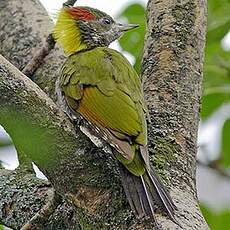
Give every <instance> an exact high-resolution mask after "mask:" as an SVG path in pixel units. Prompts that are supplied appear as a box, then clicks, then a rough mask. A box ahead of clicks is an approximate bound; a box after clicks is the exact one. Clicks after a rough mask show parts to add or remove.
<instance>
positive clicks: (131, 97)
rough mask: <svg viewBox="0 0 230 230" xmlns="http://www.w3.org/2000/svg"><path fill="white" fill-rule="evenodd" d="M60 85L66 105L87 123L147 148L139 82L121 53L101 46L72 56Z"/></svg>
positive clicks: (63, 69) (65, 65)
mask: <svg viewBox="0 0 230 230" xmlns="http://www.w3.org/2000/svg"><path fill="white" fill-rule="evenodd" d="M61 86H62V90H63V91H64V94H65V97H66V100H67V101H68V104H69V105H70V106H71V107H72V109H74V110H77V112H79V113H80V114H81V115H82V116H83V117H85V118H86V119H87V120H89V121H91V122H93V123H95V124H100V126H102V127H105V128H107V129H108V130H109V131H110V132H111V133H113V135H115V136H116V137H117V138H119V139H121V140H122V139H130V140H133V141H134V142H135V143H137V144H140V145H146V142H147V141H146V121H145V112H146V107H145V103H144V99H143V93H142V90H141V83H140V79H139V77H138V75H137V74H136V72H135V71H134V69H133V68H132V66H131V65H130V64H129V62H128V61H127V60H126V58H124V57H123V56H122V55H121V54H120V53H118V52H117V51H115V50H112V49H109V48H102V47H100V48H96V49H93V50H91V51H87V52H84V53H83V52H82V53H78V54H75V55H72V56H71V57H70V58H69V59H68V60H67V61H66V63H65V64H64V66H63V68H62V76H61ZM77 101H78V107H77V106H76V104H77ZM134 152H135V151H134Z"/></svg>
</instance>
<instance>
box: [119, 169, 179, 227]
mask: <svg viewBox="0 0 230 230" xmlns="http://www.w3.org/2000/svg"><path fill="white" fill-rule="evenodd" d="M120 173H121V180H122V184H123V187H124V191H125V194H126V197H127V199H128V202H129V204H130V206H131V208H132V210H133V211H134V212H135V214H136V215H137V216H138V217H140V218H141V217H144V216H151V217H152V218H153V219H154V221H155V223H156V225H157V222H156V220H155V217H154V210H155V208H154V202H156V203H157V204H158V205H160V206H161V207H162V208H163V209H164V210H165V212H166V213H167V214H168V216H169V217H170V219H171V220H172V221H173V222H175V223H176V224H178V222H177V221H176V219H175V217H174V211H175V210H176V207H175V205H174V204H173V202H172V200H171V198H170V195H169V194H168V192H167V191H166V190H165V189H164V186H163V184H162V183H161V182H160V180H159V179H158V177H157V175H156V174H155V173H154V171H153V170H152V169H151V170H150V171H147V170H146V173H145V174H144V175H142V176H140V177H137V176H135V175H133V174H132V173H130V172H129V171H128V170H127V169H126V168H125V167H124V166H123V165H121V166H120Z"/></svg>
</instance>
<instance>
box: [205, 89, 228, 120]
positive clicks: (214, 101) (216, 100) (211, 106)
mask: <svg viewBox="0 0 230 230" xmlns="http://www.w3.org/2000/svg"><path fill="white" fill-rule="evenodd" d="M213 91H214V89H213ZM229 98H230V92H229V93H210V94H207V95H205V96H203V98H202V109H201V117H202V118H206V117H208V116H210V114H212V113H213V112H214V111H215V110H216V109H217V108H218V107H220V106H221V105H223V104H224V103H227V102H229Z"/></svg>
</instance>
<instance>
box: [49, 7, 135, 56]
mask: <svg viewBox="0 0 230 230" xmlns="http://www.w3.org/2000/svg"><path fill="white" fill-rule="evenodd" d="M137 26H138V25H134V24H127V25H124V24H120V23H116V22H115V21H114V20H113V18H112V17H110V16H109V15H107V14H106V13H104V12H102V11H100V10H97V9H94V8H90V7H64V8H63V9H62V10H61V11H60V13H59V14H58V19H57V23H56V25H55V27H54V29H53V36H54V39H55V40H56V41H57V42H58V43H59V44H60V45H61V46H62V47H63V49H64V51H65V53H66V54H67V55H71V54H73V53H75V52H78V51H80V50H82V49H90V48H94V47H100V46H109V44H110V43H111V42H113V41H114V40H116V39H118V38H119V37H120V36H121V35H122V34H123V33H124V32H125V31H128V30H130V29H133V28H135V27H137Z"/></svg>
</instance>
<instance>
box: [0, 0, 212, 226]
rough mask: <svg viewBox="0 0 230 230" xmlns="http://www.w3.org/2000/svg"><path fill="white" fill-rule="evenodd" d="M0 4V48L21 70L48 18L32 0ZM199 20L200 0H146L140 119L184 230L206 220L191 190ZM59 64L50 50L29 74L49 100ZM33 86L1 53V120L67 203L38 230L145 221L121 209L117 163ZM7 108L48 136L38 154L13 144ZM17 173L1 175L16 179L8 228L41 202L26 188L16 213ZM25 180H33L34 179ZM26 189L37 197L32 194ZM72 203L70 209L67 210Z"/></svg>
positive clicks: (199, 64) (123, 204)
mask: <svg viewBox="0 0 230 230" xmlns="http://www.w3.org/2000/svg"><path fill="white" fill-rule="evenodd" d="M0 5H1V8H0V15H1V21H0V42H1V45H0V53H1V54H2V55H3V56H4V57H6V58H7V59H8V60H9V61H11V62H12V63H13V64H14V65H15V66H16V67H18V68H19V69H21V70H22V69H23V67H24V66H25V65H26V63H27V62H28V61H29V60H30V59H31V57H32V55H33V53H34V51H35V50H36V48H35V47H38V46H41V44H42V41H44V39H45V38H46V36H47V35H48V33H49V32H50V29H49V28H50V27H51V25H52V23H51V22H50V23H48V22H49V18H48V16H47V14H46V12H45V10H44V9H43V8H42V7H41V6H40V4H39V2H38V1H37V0H9V1H3V0H0ZM205 19H206V2H204V1H203V0H195V1H191V0H190V1H186V2H181V1H176V0H172V1H166V0H162V1H155V0H152V1H151V0H150V1H149V4H148V31H147V34H146V44H145V54H144V59H143V77H144V79H145V84H144V90H145V92H146V99H147V102H148V105H149V109H150V115H151V119H152V122H151V125H150V127H149V143H150V144H149V147H150V152H151V154H152V158H151V160H152V162H153V164H154V165H155V166H156V168H157V169H158V171H159V173H160V174H161V176H162V177H163V178H164V179H165V182H166V184H168V186H169V187H170V188H171V190H170V191H171V192H170V193H171V194H172V197H173V199H174V200H175V203H176V205H177V206H178V209H179V210H178V213H177V219H178V221H179V222H180V223H181V225H182V226H183V228H184V229H207V228H208V227H207V225H206V223H205V221H204V219H203V217H202V215H201V213H200V210H199V207H198V202H197V196H196V189H195V154H196V135H197V126H198V120H199V100H200V94H201V82H202V62H203V56H202V55H203V47H204V37H205ZM62 62H63V55H62V52H61V51H60V50H59V49H58V48H56V49H55V50H53V51H52V52H51V53H50V55H49V56H48V57H47V58H46V59H45V60H44V63H43V64H42V65H41V67H40V68H39V69H38V70H37V71H36V73H35V74H34V76H33V79H34V81H35V82H36V83H37V84H38V85H39V87H40V88H41V89H42V90H43V91H44V92H46V93H47V94H48V96H50V97H51V98H52V99H53V100H55V98H56V97H55V94H54V82H55V79H56V77H57V75H58V70H59V68H60V66H61V63H62ZM41 89H39V88H38V87H37V86H36V85H35V84H34V83H33V82H31V81H30V80H29V79H27V78H26V77H25V76H24V75H22V74H21V73H20V72H19V71H18V70H16V69H15V68H14V67H12V66H11V65H10V64H9V63H8V62H7V61H6V60H4V59H3V58H2V57H1V60H0V90H1V95H0V105H1V107H0V113H1V118H0V122H1V123H2V124H3V126H4V127H5V128H6V129H7V131H8V132H9V134H10V135H11V137H12V138H13V140H14V142H15V145H16V147H17V146H18V148H19V149H23V150H24V151H26V154H27V155H29V156H30V158H31V159H32V160H33V161H35V163H36V164H37V165H38V166H39V167H40V169H41V170H42V171H43V172H44V173H45V175H46V176H47V177H48V178H49V180H50V182H51V183H52V185H53V187H54V188H55V189H56V191H58V192H59V193H60V194H61V195H62V196H63V197H64V198H65V199H66V200H68V201H69V202H70V203H69V206H68V205H67V204H66V203H65V204H64V205H62V206H60V207H59V209H58V210H57V211H56V212H57V213H56V212H55V214H54V215H52V216H51V217H50V219H49V221H48V222H47V223H46V226H44V228H43V229H64V228H63V226H64V225H62V228H61V227H60V225H58V223H67V222H68V224H66V225H65V227H66V229H76V228H77V226H78V225H77V223H79V226H80V227H81V228H82V229H90V228H93V229H108V228H110V229H128V228H130V229H148V228H151V223H149V222H147V221H143V222H141V221H138V220H135V218H134V217H133V215H132V214H131V213H130V209H129V206H128V205H127V202H126V200H125V197H124V194H123V190H122V188H121V184H120V180H119V174H118V172H117V163H116V161H115V160H114V159H113V158H112V157H111V156H106V157H105V153H104V152H102V151H101V150H100V149H96V148H95V147H94V146H93V145H92V143H91V142H90V141H89V140H88V139H87V138H85V137H84V135H82V134H81V133H80V132H79V131H78V130H77V133H75V130H74V128H73V125H72V124H71V123H70V122H69V120H68V118H67V117H66V116H65V114H63V113H62V112H61V111H60V110H59V108H58V107H57V106H56V105H55V104H54V102H53V101H52V100H50V99H49V98H48V96H47V95H46V94H44V93H43V92H42V90H41ZM12 109H13V111H17V114H15V113H14V112H12ZM3 114H4V116H3ZM8 114H13V115H14V117H15V118H16V119H15V120H16V121H17V119H19V120H20V122H21V124H23V128H24V127H26V126H27V125H28V126H29V130H32V131H34V129H33V128H34V127H35V129H38V127H39V130H42V131H44V132H46V131H47V133H48V134H47V135H48V139H49V140H51V141H50V142H45V146H46V148H45V149H44V148H41V147H40V146H39V145H38V146H37V149H38V152H39V154H35V152H36V151H34V149H33V148H31V149H28V148H26V147H25V146H26V144H25V143H24V144H23V143H22V144H20V140H19V138H17V136H18V135H19V133H18V132H16V131H15V130H14V128H13V127H14V125H15V123H13V125H12V121H10V122H9V119H8V120H7V119H6V117H7V115H8ZM20 114H22V116H20ZM25 121H26V122H25ZM20 122H19V123H20ZM31 124H32V129H31ZM32 131H31V132H32ZM28 138H29V137H28ZM38 140H39V139H38ZM35 143H36V142H35ZM43 145H44V143H43ZM47 156H48V157H47ZM44 159H45V161H44ZM0 172H1V173H2V172H3V171H2V170H1V171H0ZM8 173H9V172H8ZM2 175H3V174H2ZM20 175H21V174H20ZM26 176H30V177H31V178H33V177H32V176H31V175H30V174H29V175H26V174H24V177H26ZM24 177H21V178H20V177H19V179H18V180H14V181H13V182H12V181H10V180H9V181H7V184H8V187H7V189H8V191H9V194H12V190H13V189H14V186H15V184H16V185H17V187H18V188H20V189H21V190H20V191H24V193H23V195H22V197H23V199H20V200H18V201H17V203H18V206H17V207H19V209H17V212H16V213H18V215H11V214H10V215H8V214H7V215H6V214H4V215H3V214H2V213H3V212H0V220H1V222H3V223H6V224H7V225H8V226H12V227H14V228H16V229H17V228H19V227H21V226H22V225H23V224H24V223H25V221H28V220H29V218H31V217H32V216H33V215H34V214H35V213H36V211H37V210H38V209H39V208H41V206H42V204H43V203H42V202H41V200H42V197H43V195H42V196H41V197H40V196H39V195H37V194H36V193H33V194H32V195H31V197H33V199H34V203H33V205H34V206H33V207H34V208H33V210H32V211H30V212H29V214H28V213H27V214H28V215H26V217H25V216H23V215H22V213H23V212H24V211H23V208H21V209H22V210H21V212H20V207H24V209H25V210H31V209H27V208H29V207H30V206H31V203H30V204H28V203H26V202H25V206H22V204H23V200H26V196H27V194H26V191H27V190H24V187H23V186H22V185H21V182H20V181H22V180H23V178H24ZM31 180H32V179H31ZM33 181H34V183H35V185H34V187H39V184H40V183H43V182H41V181H39V180H36V179H33ZM28 186H29V185H28ZM49 189H50V188H49ZM49 189H47V190H45V193H44V199H45V197H46V199H48V198H47V197H48V190H49ZM3 191H4V194H7V191H6V188H3V187H1V186H0V193H1V194H3V193H2V192H3ZM35 197H39V201H37V200H36V198H35ZM11 201H12V196H4V197H2V196H1V198H0V207H4V205H6V204H10V202H11ZM72 207H77V208H76V209H75V210H74V211H73V209H72ZM14 208H15V206H14V205H11V206H10V212H5V213H12V212H14ZM60 210H61V211H60ZM60 213H61V214H60ZM70 213H71V214H70ZM67 217H68V218H67ZM57 219H58V220H59V221H57ZM157 219H158V221H159V222H160V223H161V224H162V227H163V229H176V228H179V227H177V226H176V225H175V224H173V223H172V222H171V221H169V220H168V218H167V217H165V216H163V215H162V214H161V213H159V214H157ZM77 220H78V222H77Z"/></svg>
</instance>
